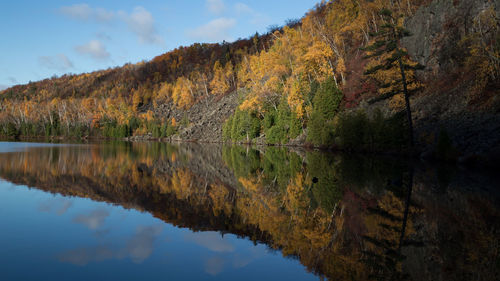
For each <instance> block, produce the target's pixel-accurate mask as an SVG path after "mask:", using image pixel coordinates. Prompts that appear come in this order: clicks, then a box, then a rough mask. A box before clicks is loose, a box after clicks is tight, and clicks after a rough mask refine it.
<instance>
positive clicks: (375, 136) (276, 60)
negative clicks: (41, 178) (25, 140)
mask: <svg viewBox="0 0 500 281" xmlns="http://www.w3.org/2000/svg"><path fill="white" fill-rule="evenodd" d="M382 9H388V10H390V11H392V15H393V16H394V20H393V22H394V24H396V25H397V26H400V27H401V28H406V29H408V30H409V31H410V32H411V33H412V34H413V35H412V36H410V37H405V38H404V39H402V40H401V41H400V42H399V43H400V44H399V46H400V47H401V48H403V49H406V50H407V51H408V55H407V56H405V57H404V63H405V64H407V65H415V64H416V63H417V62H418V63H420V64H422V65H424V66H425V69H424V70H418V71H413V70H410V69H408V70H407V73H406V74H407V77H408V82H409V86H410V87H411V88H412V89H414V90H415V93H414V94H413V95H412V97H411V104H412V113H413V122H414V125H415V141H416V143H417V147H418V148H419V149H420V151H422V152H423V155H424V156H425V155H431V154H434V155H438V156H440V157H443V158H457V157H462V158H463V159H466V158H470V157H471V156H472V155H489V156H491V155H493V154H495V153H499V147H500V122H499V121H500V120H499V114H498V112H499V109H500V102H499V98H498V86H499V82H498V80H499V79H498V76H499V75H500V56H499V54H500V39H499V38H500V35H499V34H500V33H499V28H498V26H499V25H498V23H499V22H498V19H499V18H500V14H499V11H500V3H499V1H497V0H495V1H493V0H484V1H483V0H473V1H470V0H456V1H449V0H434V1H430V0H419V1H389V0H377V1H368V0H361V1H353V0H337V1H323V2H322V3H320V4H318V5H317V6H316V7H315V8H314V9H312V10H310V11H309V12H308V13H307V14H306V15H305V16H304V17H303V18H302V19H301V20H300V21H292V22H290V23H288V24H287V26H284V27H283V28H280V29H277V30H273V31H270V32H269V33H268V34H266V35H263V36H259V35H258V34H256V35H255V36H253V37H251V38H249V39H246V40H240V41H237V42H234V43H224V44H195V45H193V46H190V47H180V48H178V49H176V50H174V51H172V52H169V53H166V54H164V55H161V56H158V57H157V58H155V59H153V60H152V61H150V62H145V63H139V64H136V65H125V66H123V67H120V68H115V69H108V70H103V71H97V72H93V73H89V74H82V75H72V76H63V77H60V78H54V79H46V80H43V81H40V82H34V83H30V84H28V85H19V86H15V87H12V88H10V89H7V90H4V91H3V92H1V94H0V100H1V106H0V124H1V125H0V132H1V134H2V135H8V136H40V135H45V136H77V137H81V136H97V137H99V136H100V137H120V138H121V137H131V136H135V137H140V136H149V137H154V138H159V137H170V138H174V139H182V140H197V141H222V140H232V141H237V142H250V141H251V142H261V143H271V144H287V143H288V144H312V145H316V146H330V147H331V146H335V147H341V148H344V149H356V150H383V151H388V150H389V151H401V150H405V149H406V143H407V141H406V138H407V136H406V135H405V132H406V130H405V127H406V124H405V122H404V120H403V119H400V116H402V113H403V112H404V99H403V96H402V95H401V94H396V95H388V92H387V91H386V90H384V87H383V86H384V85H387V84H394V85H396V84H397V82H398V81H399V78H398V73H396V72H394V71H392V72H391V71H389V70H388V71H382V72H379V73H377V74H373V75H364V72H365V71H366V70H367V69H368V68H369V67H372V66H374V65H377V63H380V62H381V61H380V58H379V59H377V58H370V59H367V58H365V56H366V54H367V53H366V52H365V51H362V50H361V49H360V48H363V47H366V46H368V45H370V44H372V43H373V42H376V41H377V40H379V39H378V38H377V37H376V36H375V33H377V32H379V31H380V30H381V29H382V28H383V27H384V25H386V24H387V22H385V21H384V18H383V17H382V16H380V14H379V12H380V11H381V10H382ZM417 90H418V91H417ZM82 105H83V106H82Z"/></svg>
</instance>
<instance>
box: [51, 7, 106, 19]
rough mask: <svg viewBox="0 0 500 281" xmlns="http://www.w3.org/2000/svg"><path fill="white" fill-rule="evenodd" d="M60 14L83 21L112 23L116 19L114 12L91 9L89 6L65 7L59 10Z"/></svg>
mask: <svg viewBox="0 0 500 281" xmlns="http://www.w3.org/2000/svg"><path fill="white" fill-rule="evenodd" d="M59 12H60V13H61V14H63V15H65V16H67V17H69V18H72V19H75V20H82V21H90V20H93V21H98V22H110V21H111V20H112V19H113V18H114V13H113V12H112V11H107V10H106V9H103V8H91V7H90V6H89V5H87V4H75V5H71V6H64V7H61V8H60V9H59Z"/></svg>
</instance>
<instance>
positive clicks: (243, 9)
mask: <svg viewBox="0 0 500 281" xmlns="http://www.w3.org/2000/svg"><path fill="white" fill-rule="evenodd" d="M234 10H235V11H236V13H237V14H253V13H254V10H253V9H252V8H250V7H248V5H247V4H244V3H236V4H234Z"/></svg>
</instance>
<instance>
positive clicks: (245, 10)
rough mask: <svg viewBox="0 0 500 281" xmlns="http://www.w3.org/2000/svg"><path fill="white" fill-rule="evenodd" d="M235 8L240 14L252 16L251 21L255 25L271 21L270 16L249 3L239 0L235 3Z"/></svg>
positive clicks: (266, 23) (263, 24)
mask: <svg viewBox="0 0 500 281" xmlns="http://www.w3.org/2000/svg"><path fill="white" fill-rule="evenodd" d="M233 9H234V12H235V13H236V14H237V15H239V16H247V17H250V18H249V22H250V23H251V24H253V25H257V26H265V25H269V24H270V23H271V18H270V17H269V16H267V15H265V14H262V13H259V12H257V11H255V10H254V9H252V8H251V7H250V6H248V5H247V4H244V3H241V2H238V3H236V4H234V7H233Z"/></svg>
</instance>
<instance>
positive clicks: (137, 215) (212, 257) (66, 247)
mask: <svg viewBox="0 0 500 281" xmlns="http://www.w3.org/2000/svg"><path fill="white" fill-rule="evenodd" d="M499 183H500V180H499V178H498V175H495V174H493V175H492V174H487V173H483V172H478V171H468V170H464V169H458V168H455V167H443V166H429V165H423V164H421V163H408V162H407V161H404V159H398V158H390V157H368V156H361V155H342V154H334V153H327V152H320V151H308V150H302V149H288V148H278V147H245V146H223V145H208V144H194V143H193V144H191V143H186V144H165V143H121V142H116V143H96V144H92V143H91V144H37V143H9V142H2V143H0V225H1V229H0V269H1V273H0V274H1V275H0V276H1V277H0V279H1V280H160V279H161V280H499V279H500V195H499V194H500V188H499V186H500V184H499Z"/></svg>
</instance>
